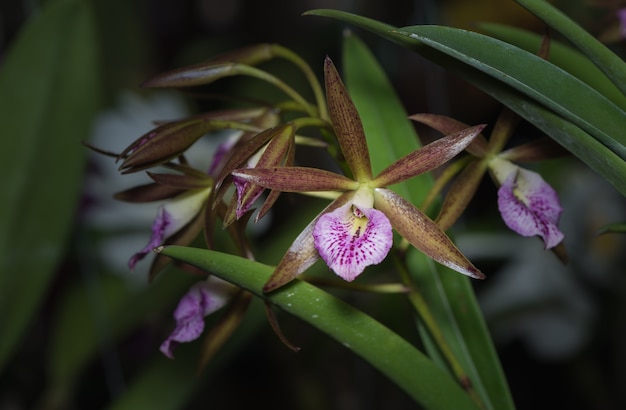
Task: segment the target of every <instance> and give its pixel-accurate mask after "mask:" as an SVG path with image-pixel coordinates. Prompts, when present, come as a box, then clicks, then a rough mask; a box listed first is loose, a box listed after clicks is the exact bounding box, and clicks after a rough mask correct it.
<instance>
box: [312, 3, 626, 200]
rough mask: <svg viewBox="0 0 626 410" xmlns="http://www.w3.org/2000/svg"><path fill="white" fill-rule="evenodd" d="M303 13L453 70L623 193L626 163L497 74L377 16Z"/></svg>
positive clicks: (338, 12) (327, 11)
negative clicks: (372, 35) (338, 23)
mask: <svg viewBox="0 0 626 410" xmlns="http://www.w3.org/2000/svg"><path fill="white" fill-rule="evenodd" d="M306 14H308V15H318V16H325V17H331V18H335V19H338V20H340V21H344V22H347V23H350V24H354V25H355V26H357V27H361V28H363V29H366V30H369V31H371V32H373V33H375V34H377V35H379V36H381V37H383V38H385V39H387V40H389V41H392V42H395V43H397V44H399V45H401V46H403V47H406V48H408V49H410V50H412V51H414V52H416V53H419V54H420V55H422V56H424V57H425V58H427V59H429V60H432V61H433V62H435V63H437V64H439V65H441V66H442V67H445V68H446V69H448V70H450V71H451V72H454V73H456V74H457V75H459V76H460V77H462V78H463V79H464V80H466V81H468V82H469V83H471V84H473V85H474V86H476V87H478V88H479V89H481V90H482V91H483V92H485V93H486V94H488V95H490V96H491V97H493V98H495V99H496V100H498V101H500V102H501V103H502V104H504V105H506V106H507V107H509V108H510V109H511V110H513V111H515V112H516V113H518V114H519V115H520V116H522V117H523V118H524V119H525V120H526V121H528V122H530V123H531V124H533V125H535V126H536V127H538V128H539V129H540V130H541V131H543V132H545V133H546V134H547V135H549V136H550V137H552V138H554V139H555V140H556V141H557V142H558V143H559V144H561V145H562V146H563V147H565V148H566V149H567V150H569V151H570V152H572V153H573V154H574V155H576V156H577V157H579V158H580V159H581V160H582V161H583V162H585V163H586V164H587V165H588V166H589V167H591V168H592V169H593V170H595V171H596V172H598V173H599V174H600V175H601V176H602V177H604V178H605V179H606V180H607V181H609V182H610V183H611V184H612V185H613V186H614V187H615V188H616V189H617V190H618V191H619V192H620V193H622V195H624V196H626V184H625V183H624V181H626V178H624V177H623V176H624V175H626V166H625V165H624V160H623V159H622V158H620V157H619V156H618V155H617V154H616V153H615V152H613V151H611V150H610V149H609V148H607V147H606V146H604V145H603V144H601V143H600V142H599V141H598V140H596V139H595V138H593V137H592V136H591V135H589V133H587V132H586V131H584V130H582V129H581V128H580V127H578V126H576V125H574V124H572V123H571V122H569V121H566V120H564V119H563V118H561V117H559V116H557V115H556V114H554V113H552V112H550V111H549V110H548V109H546V108H545V107H543V106H542V105H541V104H539V103H537V102H535V101H534V100H532V99H529V98H528V97H526V96H524V94H522V93H521V92H520V91H518V90H516V89H514V88H513V87H511V86H509V85H507V84H506V83H504V82H502V81H500V78H499V77H498V78H493V77H491V76H489V75H488V74H486V73H484V72H482V71H480V70H478V69H476V68H474V67H472V66H470V65H467V64H465V63H464V62H462V61H459V60H457V59H456V58H454V57H451V56H449V55H447V54H445V53H443V52H441V51H439V50H436V49H434V48H430V47H427V46H425V45H424V44H423V43H420V42H417V41H411V39H410V38H409V37H407V36H405V35H401V34H398V33H397V32H396V31H395V30H397V29H396V28H395V27H393V26H390V25H388V24H384V23H380V22H378V21H376V20H372V19H368V18H365V17H361V16H357V15H354V14H350V13H345V12H342V11H338V10H314V11H309V12H307V13H306ZM624 118H626V117H625V116H623V115H622V117H621V118H620V119H619V120H618V123H619V122H623V121H625V119H624ZM570 131H571V132H570Z"/></svg>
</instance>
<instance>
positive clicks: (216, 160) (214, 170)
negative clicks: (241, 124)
mask: <svg viewBox="0 0 626 410" xmlns="http://www.w3.org/2000/svg"><path fill="white" fill-rule="evenodd" d="M242 135H243V132H241V131H239V132H235V133H233V134H231V135H230V136H229V137H228V139H226V141H224V142H222V143H221V144H220V145H218V147H217V150H216V151H215V154H213V161H211V166H210V167H209V172H208V174H209V175H210V176H212V177H217V175H218V174H219V173H220V171H221V170H222V168H224V164H225V163H226V160H227V159H228V156H227V154H228V153H229V152H230V150H231V149H232V148H233V147H234V146H235V144H236V143H237V142H238V141H239V139H240V138H241V136H242Z"/></svg>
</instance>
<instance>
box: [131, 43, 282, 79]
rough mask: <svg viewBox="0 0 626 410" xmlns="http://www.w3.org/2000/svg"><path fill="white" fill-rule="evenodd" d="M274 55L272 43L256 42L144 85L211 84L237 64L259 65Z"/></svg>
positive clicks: (158, 77)
mask: <svg viewBox="0 0 626 410" xmlns="http://www.w3.org/2000/svg"><path fill="white" fill-rule="evenodd" d="M273 57H274V53H273V50H272V45H271V44H256V45H253V46H249V47H245V48H241V49H238V50H234V51H230V52H227V53H224V54H220V55H218V56H217V57H215V58H212V59H211V60H209V61H205V62H203V63H200V64H194V65H191V66H187V67H183V68H178V69H175V70H171V71H167V72H165V73H161V74H158V75H156V76H154V77H153V78H151V79H149V80H147V81H145V82H144V83H143V84H142V85H141V86H142V87H153V88H159V87H189V86H194V85H201V84H209V83H211V82H213V81H215V80H217V79H219V78H222V77H225V76H227V75H229V73H230V72H232V71H233V69H234V67H235V66H236V64H246V65H257V64H260V63H262V62H264V61H267V60H269V59H271V58H273Z"/></svg>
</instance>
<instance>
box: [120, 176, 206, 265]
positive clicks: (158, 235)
mask: <svg viewBox="0 0 626 410" xmlns="http://www.w3.org/2000/svg"><path fill="white" fill-rule="evenodd" d="M210 192H211V188H209V187H205V188H199V189H192V190H189V191H187V192H185V193H184V194H182V195H179V196H177V197H176V198H174V199H171V200H169V201H168V202H167V203H165V204H164V205H162V206H160V207H159V209H158V211H157V216H156V218H155V219H154V222H153V223H152V235H151V236H150V240H149V241H148V244H147V245H146V246H144V247H143V249H141V250H140V251H139V252H137V253H135V254H134V255H133V256H132V257H131V258H130V260H129V261H128V267H129V268H130V269H131V270H132V269H134V268H135V265H136V264H137V262H139V261H140V260H142V259H143V258H145V257H146V255H147V254H148V253H150V252H151V251H152V250H153V249H154V248H156V247H157V246H160V245H162V244H163V241H164V240H165V239H167V238H168V237H170V236H172V235H173V234H175V233H176V232H178V231H179V230H180V229H181V228H183V227H184V226H185V225H187V223H189V222H190V221H191V220H192V219H193V217H194V216H195V215H197V214H198V212H200V210H201V209H202V206H203V205H204V201H205V200H206V198H207V197H208V196H209V193H210Z"/></svg>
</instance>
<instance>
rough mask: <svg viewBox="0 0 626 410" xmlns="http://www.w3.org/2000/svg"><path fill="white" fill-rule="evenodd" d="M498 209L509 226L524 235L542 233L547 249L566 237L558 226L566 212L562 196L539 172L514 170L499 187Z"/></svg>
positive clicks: (540, 234)
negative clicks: (562, 204)
mask: <svg viewBox="0 0 626 410" xmlns="http://www.w3.org/2000/svg"><path fill="white" fill-rule="evenodd" d="M498 209H499V210H500V213H501V214H502V219H504V222H505V223H506V225H507V226H508V227H509V228H511V229H512V230H513V231H515V232H517V233H518V234H520V235H522V236H534V235H539V236H541V237H542V238H543V241H544V244H545V248H546V249H550V248H553V247H555V246H556V245H558V244H559V242H561V241H562V240H563V237H564V235H563V233H562V232H561V231H559V228H558V227H557V224H558V222H559V218H560V216H561V212H562V211H563V209H562V208H561V204H560V203H559V198H558V196H557V194H556V191H554V189H552V187H551V186H550V185H548V183H546V182H545V181H544V180H543V178H541V176H540V175H539V174H537V173H535V172H532V171H528V170H525V169H521V168H518V169H517V170H516V171H514V172H511V173H510V174H509V175H508V176H507V178H506V179H505V181H504V183H503V184H502V186H501V187H500V189H499V190H498Z"/></svg>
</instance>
